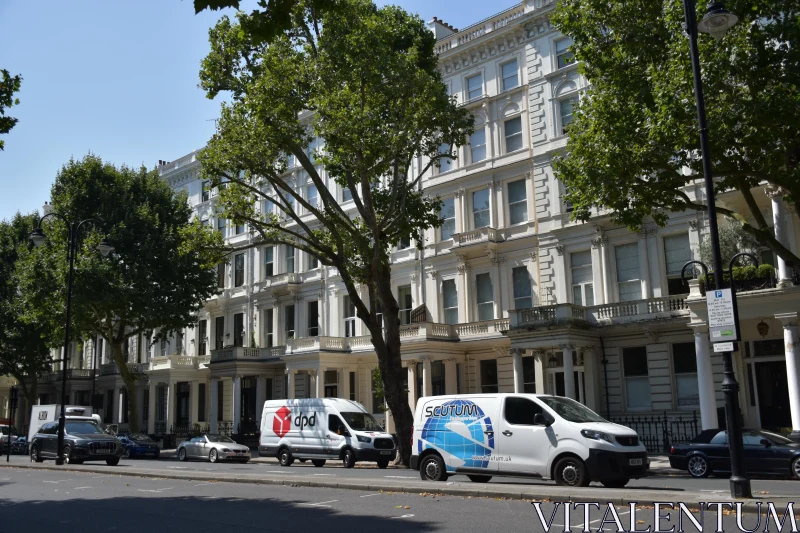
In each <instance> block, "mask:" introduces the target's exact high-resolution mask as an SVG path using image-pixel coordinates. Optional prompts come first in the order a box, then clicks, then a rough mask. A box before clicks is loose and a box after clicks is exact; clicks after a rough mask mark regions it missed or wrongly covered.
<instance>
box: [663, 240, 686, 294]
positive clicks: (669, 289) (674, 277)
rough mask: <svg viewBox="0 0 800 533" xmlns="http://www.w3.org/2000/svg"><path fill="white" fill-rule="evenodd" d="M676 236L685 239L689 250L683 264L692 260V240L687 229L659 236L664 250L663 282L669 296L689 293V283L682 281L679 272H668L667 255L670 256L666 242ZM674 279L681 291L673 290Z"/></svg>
mask: <svg viewBox="0 0 800 533" xmlns="http://www.w3.org/2000/svg"><path fill="white" fill-rule="evenodd" d="M676 238H685V239H686V244H687V250H688V252H689V255H688V258H687V259H686V261H684V262H683V264H684V265H685V264H686V263H687V262H689V261H691V260H692V241H691V238H690V236H689V231H688V230H687V231H684V232H680V233H672V234H670V235H664V236H663V237H662V238H661V241H662V242H661V249H662V251H663V252H664V280H665V281H666V283H665V284H664V287H665V288H666V289H667V294H668V295H669V296H676V295H680V294H689V284H688V283H686V282H684V281H683V279H682V277H681V273H680V272H677V273H674V274H670V272H669V256H670V254H669V253H668V250H667V243H668V242H671V241H673V240H674V239H676ZM681 269H683V265H681ZM676 281H677V282H678V283H680V290H681V292H674V291H673V289H674V288H676V285H677V284H675V282H676ZM670 282H673V284H671V283H670Z"/></svg>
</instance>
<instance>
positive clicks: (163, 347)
mask: <svg viewBox="0 0 800 533" xmlns="http://www.w3.org/2000/svg"><path fill="white" fill-rule="evenodd" d="M167 344H169V341H167V339H166V338H164V337H162V338H161V346H160V348H161V350H160V355H161V357H165V356H166V355H167Z"/></svg>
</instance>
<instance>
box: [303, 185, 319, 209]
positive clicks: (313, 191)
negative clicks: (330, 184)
mask: <svg viewBox="0 0 800 533" xmlns="http://www.w3.org/2000/svg"><path fill="white" fill-rule="evenodd" d="M306 201H307V202H308V204H309V205H310V206H311V207H317V202H318V201H319V192H318V191H317V186H316V185H309V186H308V187H306Z"/></svg>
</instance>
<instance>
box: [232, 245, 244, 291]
mask: <svg viewBox="0 0 800 533" xmlns="http://www.w3.org/2000/svg"><path fill="white" fill-rule="evenodd" d="M233 266H234V268H233V286H234V288H238V287H242V286H243V285H244V271H245V265H244V253H241V254H236V255H234V256H233Z"/></svg>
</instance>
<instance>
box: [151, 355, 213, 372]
mask: <svg viewBox="0 0 800 533" xmlns="http://www.w3.org/2000/svg"><path fill="white" fill-rule="evenodd" d="M209 360H210V356H208V355H203V356H199V357H195V356H193V355H166V356H161V357H153V358H152V359H150V367H149V369H150V370H196V369H198V368H202V367H203V365H207V364H208V362H209Z"/></svg>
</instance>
